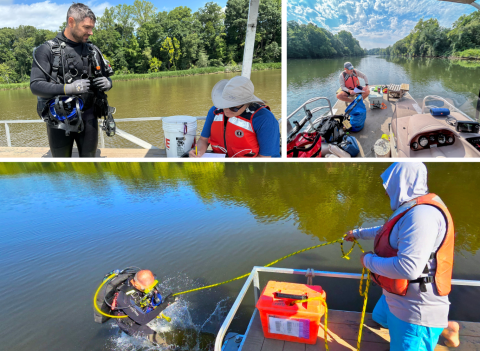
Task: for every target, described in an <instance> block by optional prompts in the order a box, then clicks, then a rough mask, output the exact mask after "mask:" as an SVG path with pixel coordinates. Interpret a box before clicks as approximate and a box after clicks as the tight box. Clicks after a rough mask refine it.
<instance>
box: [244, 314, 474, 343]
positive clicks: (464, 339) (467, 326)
mask: <svg viewBox="0 0 480 351" xmlns="http://www.w3.org/2000/svg"><path fill="white" fill-rule="evenodd" d="M359 323H360V313H358V312H346V311H337V310H329V313H328V336H329V339H328V347H329V349H330V350H331V351H347V350H353V351H354V350H356V345H357V335H358V325H359ZM459 323H460V328H461V329H460V346H459V347H458V348H448V347H446V346H443V340H439V344H438V345H437V347H436V348H435V351H446V350H458V351H473V350H476V351H477V350H480V323H473V322H459ZM322 327H323V325H321V327H320V330H319V332H318V339H317V343H316V344H315V345H306V344H300V343H292V342H288V341H281V340H274V339H266V338H264V336H263V331H262V325H261V322H260V315H259V313H258V311H257V310H255V312H254V315H253V317H252V320H251V321H250V326H249V329H248V331H247V334H246V335H245V341H244V344H243V346H242V348H241V351H321V350H325V343H324V338H323V334H324V332H323V328H322ZM389 341H390V337H389V335H388V330H387V329H384V328H380V327H378V324H377V323H375V322H374V321H373V320H372V316H371V314H370V313H368V314H367V316H366V318H365V323H364V328H363V336H362V345H361V348H360V349H361V350H362V351H388V350H389V349H390V346H389Z"/></svg>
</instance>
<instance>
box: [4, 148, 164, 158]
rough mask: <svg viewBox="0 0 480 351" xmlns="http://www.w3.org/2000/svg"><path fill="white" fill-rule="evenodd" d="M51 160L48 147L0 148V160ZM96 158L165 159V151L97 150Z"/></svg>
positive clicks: (75, 151)
mask: <svg viewBox="0 0 480 351" xmlns="http://www.w3.org/2000/svg"><path fill="white" fill-rule="evenodd" d="M3 157H4V158H51V157H52V154H51V152H50V148H48V147H0V158H3ZM72 157H78V150H77V149H76V148H74V149H73V154H72ZM95 157H97V158H128V157H131V158H150V157H167V154H166V152H165V149H113V148H104V149H98V150H97V154H96V156H95Z"/></svg>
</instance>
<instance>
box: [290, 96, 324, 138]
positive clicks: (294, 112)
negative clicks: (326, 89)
mask: <svg viewBox="0 0 480 351" xmlns="http://www.w3.org/2000/svg"><path fill="white" fill-rule="evenodd" d="M318 100H326V101H327V103H328V106H327V105H325V106H319V107H315V108H313V109H311V110H310V113H311V114H312V117H313V114H314V113H316V112H318V111H321V110H325V109H329V110H330V115H331V116H333V110H332V104H331V103H330V100H329V99H328V98H326V97H314V98H311V99H309V100H307V101H305V102H304V103H303V104H302V105H300V107H298V108H297V109H296V110H295V111H293V112H292V113H291V114H289V115H288V116H287V122H288V123H290V121H289V119H290V118H292V117H293V116H294V115H295V114H297V112H298V111H300V110H301V109H302V108H303V110H304V112H305V117H304V118H302V120H301V121H300V122H296V123H295V124H296V125H297V126H301V127H302V128H303V126H304V125H305V123H306V122H307V121H308V122H309V124H310V127H309V129H313V128H314V125H315V124H316V123H318V122H319V120H320V119H322V118H323V117H324V115H322V116H320V117H319V118H317V119H316V120H314V121H313V122H312V121H311V120H310V119H308V117H309V116H308V113H307V105H308V104H311V103H312V102H315V101H318ZM293 129H294V127H293V126H292V125H291V124H290V128H289V130H288V131H287V133H288V134H290V130H293ZM300 130H301V128H300ZM298 131H299V130H298Z"/></svg>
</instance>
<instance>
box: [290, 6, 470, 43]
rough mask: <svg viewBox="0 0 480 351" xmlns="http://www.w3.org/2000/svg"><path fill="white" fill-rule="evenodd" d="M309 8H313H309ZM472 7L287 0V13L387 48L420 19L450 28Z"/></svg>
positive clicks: (361, 40) (295, 18)
mask: <svg viewBox="0 0 480 351" xmlns="http://www.w3.org/2000/svg"><path fill="white" fill-rule="evenodd" d="M309 10H310V11H309ZM474 10H475V9H474V8H473V7H472V6H468V5H463V4H454V3H449V2H441V1H438V0H395V1H393V0H390V1H388V2H386V1H385V0H346V1H343V0H288V1H287V16H288V19H289V20H291V19H294V20H297V21H299V22H300V23H314V24H317V25H319V26H321V27H323V28H326V29H328V30H330V31H331V32H333V33H337V32H339V31H341V30H346V31H349V32H351V33H352V34H353V36H354V37H355V38H357V39H358V40H359V41H360V44H361V46H362V47H368V48H370V47H379V46H380V47H386V46H388V45H392V44H393V43H395V42H396V41H398V40H400V39H402V38H404V37H405V36H406V35H408V33H410V31H411V30H412V29H413V27H414V26H415V24H416V23H417V22H418V20H419V19H420V18H422V17H423V18H425V19H428V18H432V17H433V18H437V19H438V20H439V23H440V25H442V26H444V27H451V25H452V23H453V22H454V21H455V20H457V19H458V17H460V16H461V15H462V14H469V13H471V12H473V11H474Z"/></svg>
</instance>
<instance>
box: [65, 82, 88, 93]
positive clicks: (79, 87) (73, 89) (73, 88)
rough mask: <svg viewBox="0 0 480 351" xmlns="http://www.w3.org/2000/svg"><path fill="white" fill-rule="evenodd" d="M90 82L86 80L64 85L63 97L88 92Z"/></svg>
mask: <svg viewBox="0 0 480 351" xmlns="http://www.w3.org/2000/svg"><path fill="white" fill-rule="evenodd" d="M89 88H90V81H89V80H88V79H80V80H76V81H75V82H73V83H70V84H65V86H64V87H63V89H64V91H65V95H78V94H83V93H86V92H88V89H89Z"/></svg>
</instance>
